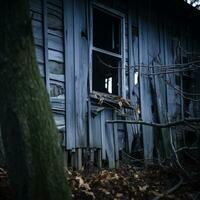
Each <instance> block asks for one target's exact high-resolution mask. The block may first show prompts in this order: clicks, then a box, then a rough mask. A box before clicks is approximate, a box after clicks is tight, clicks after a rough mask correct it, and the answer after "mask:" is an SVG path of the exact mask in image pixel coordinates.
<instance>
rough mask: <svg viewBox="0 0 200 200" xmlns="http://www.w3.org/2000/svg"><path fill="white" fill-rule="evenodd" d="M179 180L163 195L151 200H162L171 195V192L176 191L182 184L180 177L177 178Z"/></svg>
mask: <svg viewBox="0 0 200 200" xmlns="http://www.w3.org/2000/svg"><path fill="white" fill-rule="evenodd" d="M179 179H180V180H179V182H178V183H177V184H176V185H174V186H173V187H172V188H170V189H169V190H167V191H166V192H165V193H164V194H162V195H160V196H157V197H155V198H153V200H159V199H160V198H162V197H163V196H165V195H169V194H171V193H172V192H174V191H176V190H177V189H178V188H179V187H180V186H181V185H182V184H183V178H182V176H179Z"/></svg>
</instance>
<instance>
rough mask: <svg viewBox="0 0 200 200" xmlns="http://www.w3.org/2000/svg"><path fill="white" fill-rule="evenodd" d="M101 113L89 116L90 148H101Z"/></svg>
mask: <svg viewBox="0 0 200 200" xmlns="http://www.w3.org/2000/svg"><path fill="white" fill-rule="evenodd" d="M101 138H102V130H101V113H99V114H98V115H97V116H95V117H91V134H90V148H101Z"/></svg>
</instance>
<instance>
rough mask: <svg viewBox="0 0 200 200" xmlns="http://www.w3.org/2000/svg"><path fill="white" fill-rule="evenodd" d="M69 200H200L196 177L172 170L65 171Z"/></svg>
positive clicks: (132, 168) (122, 167) (129, 168)
mask: <svg viewBox="0 0 200 200" xmlns="http://www.w3.org/2000/svg"><path fill="white" fill-rule="evenodd" d="M67 173H68V180H69V183H70V186H71V188H72V197H73V199H77V200H79V199H81V200H84V199H86V200H87V199H88V200H93V199H96V200H104V199H105V200H125V199H127V200H129V199H130V200H133V199H138V200H140V199H141V200H148V199H153V200H156V199H157V200H158V199H174V200H179V199H180V200H190V199H191V200H193V199H196V200H197V199H200V187H199V186H200V183H199V180H200V179H199V177H197V176H196V178H195V180H193V179H191V180H189V179H185V178H183V177H182V176H181V175H179V174H178V173H177V172H176V171H174V170H172V169H168V170H163V169H158V168H151V169H147V170H142V171H141V170H140V171H138V170H135V168H134V167H132V166H130V165H122V166H121V167H120V169H118V170H105V169H104V170H101V171H98V172H93V173H91V172H88V171H72V170H67Z"/></svg>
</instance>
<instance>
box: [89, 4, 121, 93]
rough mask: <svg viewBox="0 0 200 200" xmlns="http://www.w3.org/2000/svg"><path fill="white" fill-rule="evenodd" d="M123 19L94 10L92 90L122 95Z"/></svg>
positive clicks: (95, 8) (101, 10)
mask: <svg viewBox="0 0 200 200" xmlns="http://www.w3.org/2000/svg"><path fill="white" fill-rule="evenodd" d="M121 33H122V18H121V17H120V16H117V15H115V14H114V13H110V12H108V11H105V10H103V9H101V8H97V7H94V8H93V52H92V66H93V69H92V71H93V74H92V77H93V80H92V89H93V90H94V91H99V92H103V93H109V94H115V95H118V94H119V93H120V91H119V89H120V87H119V86H120V81H121V80H120V73H121V71H120V69H121V68H122V58H123V56H122V52H123V50H122V39H121V35H122V34H121Z"/></svg>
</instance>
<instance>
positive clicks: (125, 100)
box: [30, 0, 200, 168]
mask: <svg viewBox="0 0 200 200" xmlns="http://www.w3.org/2000/svg"><path fill="white" fill-rule="evenodd" d="M30 11H31V16H32V27H33V34H34V41H35V50H36V58H37V62H38V67H39V70H40V73H41V77H42V78H43V79H44V82H45V84H46V88H47V90H48V92H49V96H50V101H51V105H52V111H53V113H54V118H55V122H56V124H57V127H58V130H59V132H60V135H61V137H62V145H63V147H64V149H65V158H66V159H67V163H68V164H70V165H72V166H74V167H76V168H81V166H83V165H85V164H86V163H85V162H86V160H87V159H88V157H89V159H90V160H91V161H93V162H94V163H96V164H97V165H98V166H100V167H101V166H102V163H103V164H108V165H109V167H111V168H113V167H118V165H119V160H120V159H123V156H127V155H128V154H131V153H132V154H133V153H134V152H135V153H136V152H137V153H138V154H140V155H143V158H144V160H145V162H146V163H147V164H148V163H149V164H151V163H152V162H153V160H155V159H157V160H167V159H171V156H172V153H171V152H173V151H174V152H179V150H180V152H181V149H184V148H188V147H191V148H193V147H194V148H196V147H199V146H200V140H199V136H198V135H196V129H195V127H194V126H196V124H195V120H196V121H197V118H198V117H200V104H199V97H200V96H199V95H200V82H199V77H200V70H199V67H200V65H199V64H200V38H199V32H198V30H197V28H196V27H197V26H198V23H199V20H200V14H199V11H197V10H195V9H194V8H192V7H191V6H190V5H188V4H186V3H184V1H182V0H168V1H167V0H166V1H157V0H130V1H128V0H96V1H95V0H94V1H92V0H63V1H62V0H31V1H30ZM192 121H193V124H192V125H191V124H188V123H189V122H191V123H192ZM183 123H184V127H183V126H182V125H181V124H183ZM176 125H177V126H176Z"/></svg>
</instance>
